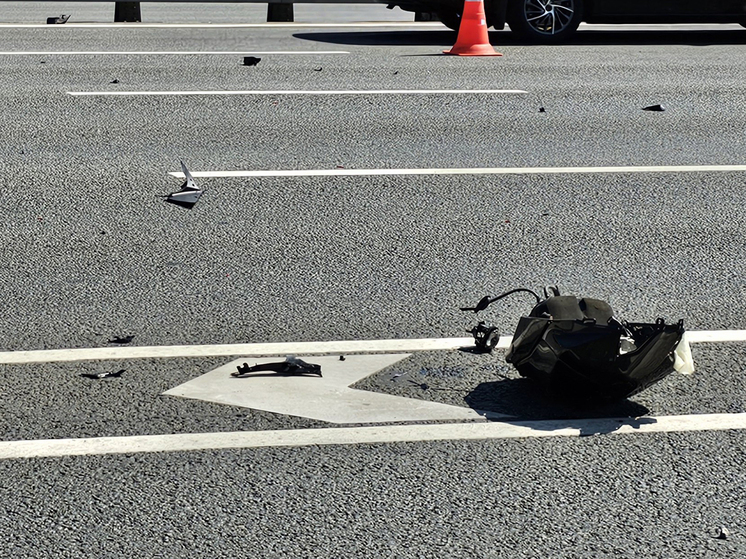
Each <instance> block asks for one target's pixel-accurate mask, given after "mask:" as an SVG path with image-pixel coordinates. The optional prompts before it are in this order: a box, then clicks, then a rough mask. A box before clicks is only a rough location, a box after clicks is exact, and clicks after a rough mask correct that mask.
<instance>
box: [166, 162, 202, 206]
mask: <svg viewBox="0 0 746 559" xmlns="http://www.w3.org/2000/svg"><path fill="white" fill-rule="evenodd" d="M181 170H182V171H183V173H184V177H186V181H184V184H182V185H181V190H179V191H178V192H172V193H171V194H169V195H168V196H167V197H166V202H168V203H170V204H175V205H177V206H181V207H182V208H186V209H188V210H191V209H192V208H193V207H194V205H195V204H196V203H197V202H198V201H199V199H200V197H201V196H202V194H203V193H204V192H205V191H204V190H202V189H201V188H200V187H198V186H197V183H195V182H194V178H193V177H192V174H191V173H190V172H189V169H187V168H186V165H184V162H183V161H182V162H181Z"/></svg>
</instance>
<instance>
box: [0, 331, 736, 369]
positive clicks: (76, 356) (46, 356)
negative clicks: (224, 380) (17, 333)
mask: <svg viewBox="0 0 746 559" xmlns="http://www.w3.org/2000/svg"><path fill="white" fill-rule="evenodd" d="M686 335H687V339H688V340H689V343H693V344H696V343H704V342H708V343H714V342H744V341H746V330H688V331H687V333H686ZM512 340H513V338H512V336H501V337H500V341H499V343H498V344H497V347H498V348H501V349H506V348H507V347H508V346H509V345H510V342H511V341H512ZM462 347H463V348H472V347H474V339H473V338H405V339H399V340H337V341H327V342H274V343H254V344H215V345H176V346H133V347H129V346H126V347H124V346H123V347H92V348H72V349H39V350H31V351H4V352H0V365H11V364H22V363H56V362H62V361H103V360H113V359H150V358H155V357H162V358H173V357H219V356H231V355H245V356H246V357H262V356H265V355H309V354H319V353H326V354H330V353H337V354H339V353H343V354H347V353H390V352H410V351H442V350H452V349H459V348H462Z"/></svg>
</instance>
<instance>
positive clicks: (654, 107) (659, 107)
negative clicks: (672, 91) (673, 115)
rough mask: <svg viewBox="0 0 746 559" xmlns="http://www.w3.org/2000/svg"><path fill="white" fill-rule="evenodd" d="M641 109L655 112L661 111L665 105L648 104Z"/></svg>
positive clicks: (664, 108)
mask: <svg viewBox="0 0 746 559" xmlns="http://www.w3.org/2000/svg"><path fill="white" fill-rule="evenodd" d="M642 110H643V111H653V112H656V113H662V112H663V111H665V110H666V107H664V106H663V105H650V106H649V107H643V109H642Z"/></svg>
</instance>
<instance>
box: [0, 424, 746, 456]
mask: <svg viewBox="0 0 746 559" xmlns="http://www.w3.org/2000/svg"><path fill="white" fill-rule="evenodd" d="M744 428H746V414H744V413H734V414H709V415H679V416H662V417H641V418H637V419H633V418H619V419H613V418H603V419H569V420H549V421H520V422H511V423H501V422H485V423H450V424H440V425H385V426H371V427H338V428H330V429H297V430H291V429H288V430H279V431H245V432H221V433H188V434H174V435H145V436H135V437H100V438H91V439H55V440H36V441H4V442H0V459H14V458H40V457H57V456H82V455H93V454H131V453H135V452H175V451H181V452H183V451H196V450H217V449H238V448H261V447H295V446H310V445H349V444H380V443H395V442H421V441H446V440H485V439H519V438H530V437H578V436H582V435H591V434H602V433H603V434H612V433H614V434H616V433H619V434H630V433H670V432H687V431H722V430H727V429H744Z"/></svg>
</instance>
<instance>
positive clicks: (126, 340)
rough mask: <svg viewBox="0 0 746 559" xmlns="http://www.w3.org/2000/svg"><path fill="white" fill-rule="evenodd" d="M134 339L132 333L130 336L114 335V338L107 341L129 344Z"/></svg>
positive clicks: (109, 342)
mask: <svg viewBox="0 0 746 559" xmlns="http://www.w3.org/2000/svg"><path fill="white" fill-rule="evenodd" d="M134 339H135V336H134V334H131V335H129V336H114V337H113V338H112V339H110V340H106V343H108V344H128V343H130V342H131V341H132V340H134Z"/></svg>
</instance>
